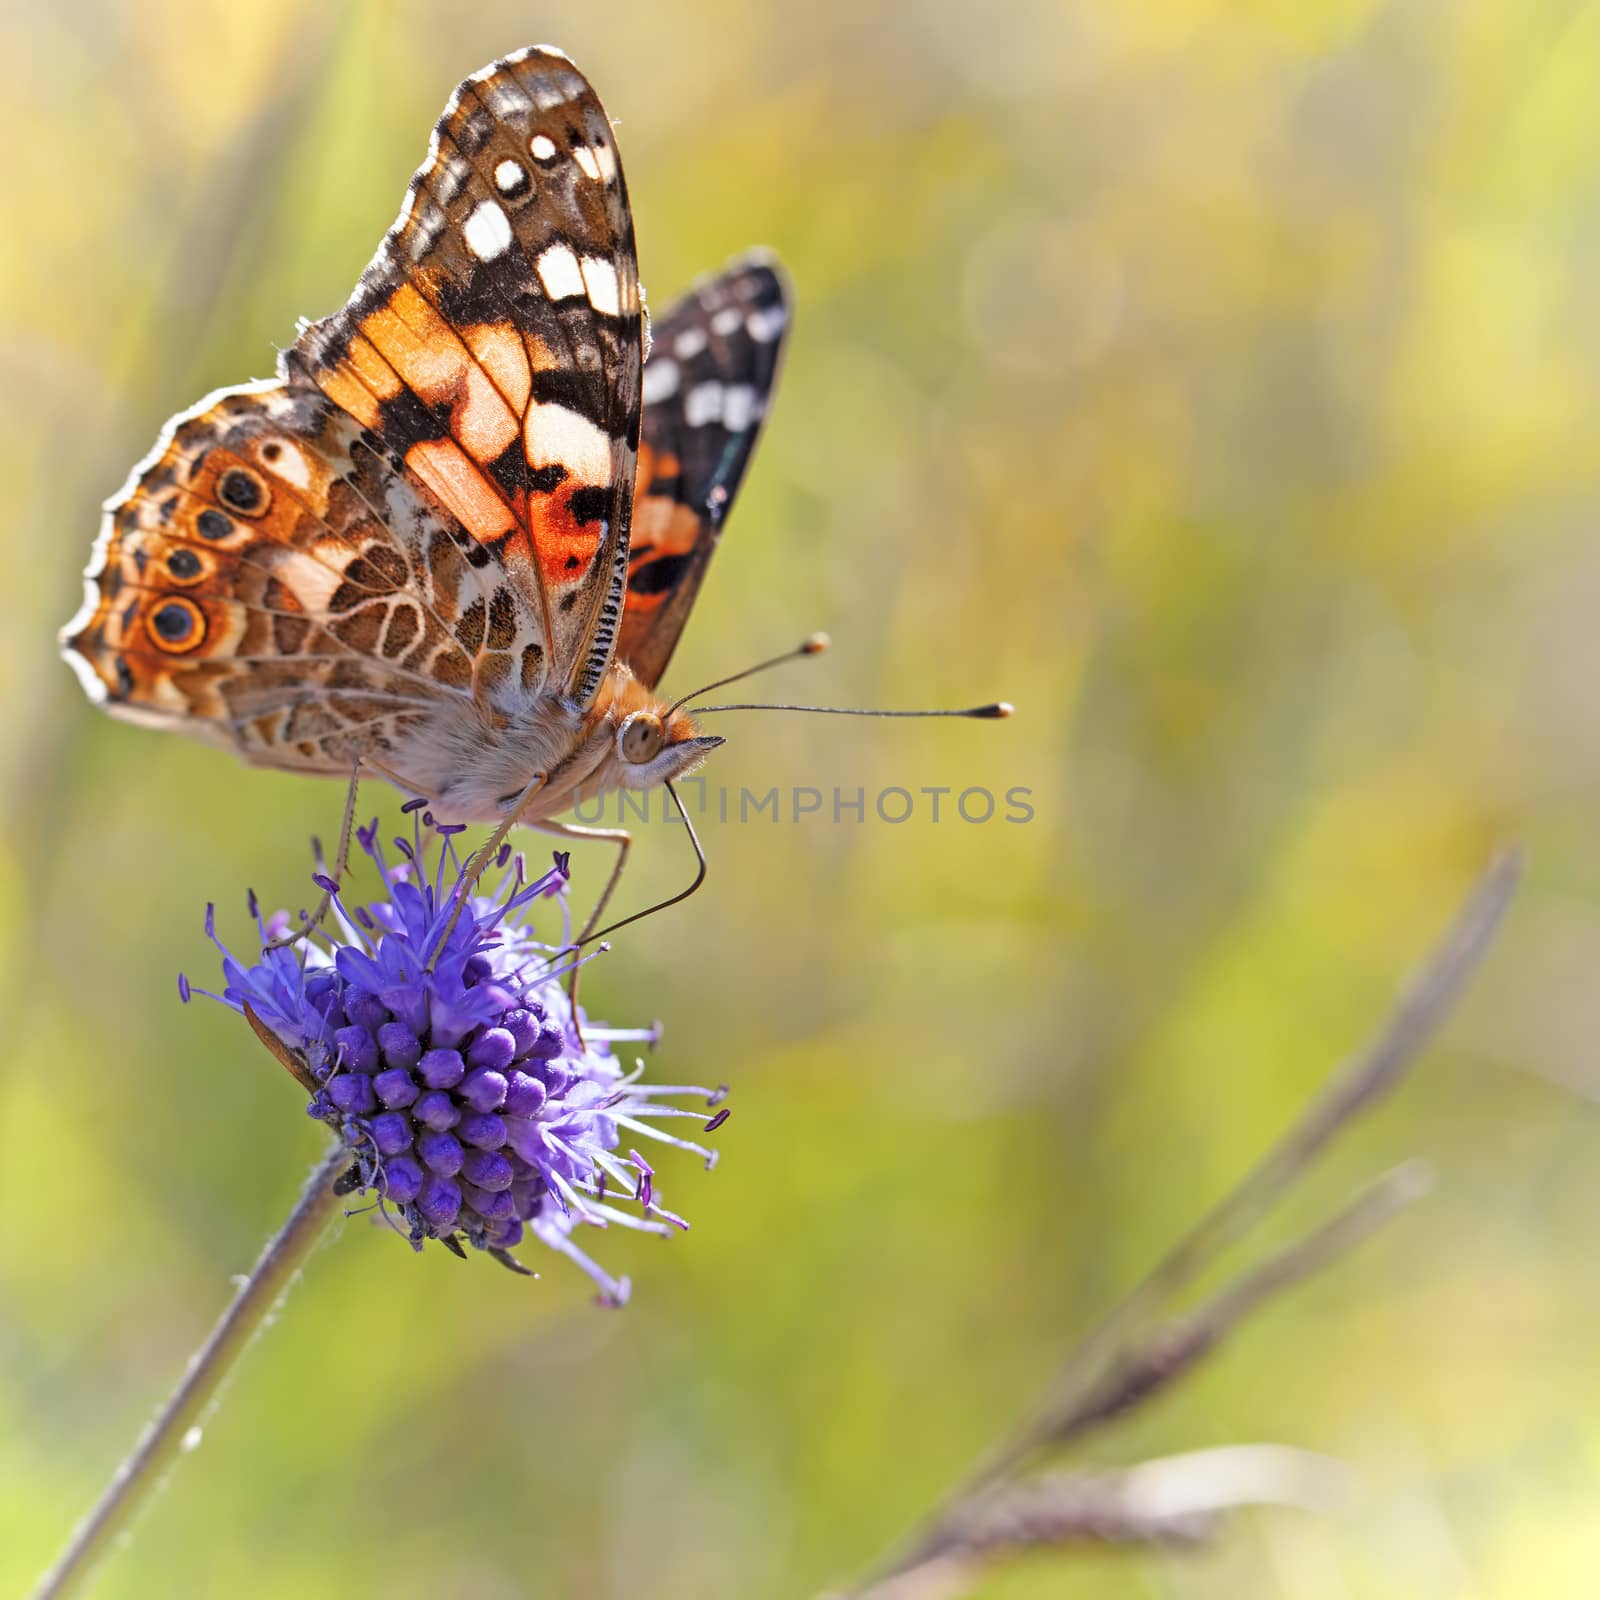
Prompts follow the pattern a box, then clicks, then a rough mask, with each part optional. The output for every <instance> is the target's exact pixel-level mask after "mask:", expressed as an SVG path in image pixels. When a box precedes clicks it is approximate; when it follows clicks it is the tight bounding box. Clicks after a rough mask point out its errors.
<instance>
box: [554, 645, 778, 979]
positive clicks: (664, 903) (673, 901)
mask: <svg viewBox="0 0 1600 1600" xmlns="http://www.w3.org/2000/svg"><path fill="white" fill-rule="evenodd" d="M779 659H780V660H783V659H787V658H786V657H780V658H779ZM665 788H666V791H667V793H668V794H669V795H671V796H672V803H673V805H675V806H676V807H677V808H678V815H679V817H681V818H682V819H683V825H684V827H686V828H687V829H688V830H689V842H690V843H691V844H692V845H693V846H694V855H695V860H696V861H697V862H698V863H699V870H698V871H697V872H696V873H695V875H694V882H693V883H691V884H690V885H689V887H688V888H687V889H680V890H679V891H678V892H677V893H676V894H675V895H672V896H670V897H669V898H668V899H666V900H658V901H657V902H656V903H655V904H654V905H653V906H646V907H645V908H644V910H643V911H635V912H634V913H633V914H632V915H631V916H627V917H624V918H622V920H621V921H620V922H613V923H611V924H610V926H609V927H605V928H602V929H601V930H600V931H599V932H598V933H591V934H587V935H585V937H584V938H582V939H580V940H579V941H578V944H579V945H586V944H593V943H594V941H595V940H596V939H604V938H605V937H606V936H607V935H608V934H612V933H615V932H616V931H617V929H618V928H626V927H627V926H628V924H629V923H630V922H637V921H638V920H639V919H640V918H641V917H652V916H654V915H655V914H656V912H658V911H665V910H666V909H667V907H668V906H675V905H677V903H678V902H679V901H680V900H687V899H688V898H689V896H690V895H692V894H693V893H694V892H695V890H696V889H698V888H699V887H700V885H701V884H702V883H704V882H705V881H706V853H705V850H704V848H703V847H702V846H701V843H700V835H699V834H697V833H696V832H695V831H694V823H692V822H691V821H690V820H689V813H688V812H687V811H685V810H684V808H683V801H682V800H680V799H679V798H678V790H677V786H676V785H675V784H674V783H673V781H672V780H671V779H670V778H668V779H667V780H666V783H665ZM567 948H568V949H574V948H576V946H572V945H569V946H568V947H567Z"/></svg>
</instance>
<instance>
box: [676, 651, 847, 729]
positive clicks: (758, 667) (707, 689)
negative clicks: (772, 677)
mask: <svg viewBox="0 0 1600 1600" xmlns="http://www.w3.org/2000/svg"><path fill="white" fill-rule="evenodd" d="M832 643H833V641H832V640H831V639H830V638H829V637H828V636H827V634H825V633H814V634H812V635H811V636H810V637H809V638H807V639H802V640H801V641H800V643H799V644H797V645H796V646H795V647H794V648H793V649H792V650H785V651H784V652H783V654H782V655H781V656H773V657H772V658H771V660H769V661H758V662H756V664H755V665H754V666H753V667H746V668H744V670H743V671H742V672H734V673H731V674H729V676H728V677H726V678H718V679H717V681H716V682H715V683H706V684H702V685H701V686H700V687H699V688H698V689H691V690H690V691H689V693H688V694H686V695H684V696H683V698H682V699H681V700H674V701H673V702H672V704H671V705H670V706H669V707H668V708H667V715H668V716H669V717H670V716H671V715H672V713H673V712H674V711H676V710H677V709H678V707H679V706H684V705H687V704H688V703H689V702H690V701H691V700H698V699H699V698H700V696H701V695H703V694H710V693H711V691H712V690H713V689H725V688H727V686H728V685H729V684H730V683H738V682H739V680H740V679H741V678H753V677H754V676H755V675H756V674H757V673H758V672H766V671H767V670H768V669H769V668H771V667H781V666H782V665H783V664H784V663H785V662H786V661H797V660H799V658H800V657H801V656H820V655H821V654H822V652H823V651H824V650H826V649H827V648H828V646H829V645H830V644H832Z"/></svg>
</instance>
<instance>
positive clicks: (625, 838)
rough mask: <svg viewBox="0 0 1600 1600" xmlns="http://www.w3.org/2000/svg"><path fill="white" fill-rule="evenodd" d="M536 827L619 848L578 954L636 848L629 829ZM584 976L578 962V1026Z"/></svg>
mask: <svg viewBox="0 0 1600 1600" xmlns="http://www.w3.org/2000/svg"><path fill="white" fill-rule="evenodd" d="M533 826H534V827H535V828H537V829H538V830H539V832H540V833H548V834H550V835H551V836H552V837H554V838H557V839H568V840H573V839H578V840H584V839H598V840H603V841H604V842H605V843H607V844H614V845H615V846H616V847H617V859H616V861H615V862H614V863H613V864H612V868H611V876H610V877H609V878H607V879H606V886H605V888H603V889H602V890H601V891H600V898H599V899H598V900H596V901H595V903H594V910H592V911H591V912H590V913H589V917H588V920H587V921H586V922H585V923H584V925H583V928H582V931H581V932H580V933H579V934H578V937H577V938H576V939H574V940H573V941H572V948H573V949H574V950H576V949H577V948H578V947H579V946H580V945H582V944H584V943H585V942H586V941H587V940H588V938H589V935H590V934H591V933H593V932H594V930H595V928H596V927H597V926H598V924H599V922H600V918H601V916H602V915H603V914H604V912H605V909H606V907H607V906H608V905H609V904H610V903H611V897H612V895H614V894H615V893H616V892H617V885H618V884H619V883H621V882H622V869H623V868H624V867H625V866H627V864H628V852H629V851H630V850H631V849H632V848H633V835H632V834H631V833H629V832H628V830H627V829H626V828H586V827H583V826H581V825H580V824H578V823H576V822H556V821H554V820H552V819H550V818H545V819H543V820H541V821H539V822H536V823H534V824H533ZM582 973H583V968H582V966H581V965H579V964H578V963H577V962H574V963H573V967H572V978H571V980H570V982H569V983H568V985H567V997H568V999H570V1000H571V1002H572V1015H573V1019H574V1025H576V1019H577V1015H578V979H579V977H580V976H581V975H582Z"/></svg>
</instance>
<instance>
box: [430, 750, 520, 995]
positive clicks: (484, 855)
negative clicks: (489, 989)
mask: <svg viewBox="0 0 1600 1600" xmlns="http://www.w3.org/2000/svg"><path fill="white" fill-rule="evenodd" d="M549 777H550V775H549V774H548V773H546V772H536V773H534V775H533V777H532V779H531V780H530V781H529V783H528V786H527V787H526V788H525V789H524V790H523V791H522V793H521V794H519V795H518V796H517V798H516V800H515V801H513V802H512V804H511V807H510V809H509V810H507V812H506V816H505V820H504V821H503V822H502V823H501V824H500V825H499V827H497V828H496V829H495V830H494V832H493V833H492V834H490V835H489V842H488V843H487V844H485V845H484V846H483V848H482V849H481V850H479V851H478V853H477V854H476V855H475V856H474V857H473V858H472V859H471V860H470V861H469V862H468V863H467V870H466V871H465V872H464V873H463V874H462V875H461V885H460V888H459V889H458V890H457V891H456V905H455V910H454V911H452V912H451V913H450V920H449V921H448V922H447V923H446V924H445V926H444V932H443V933H442V934H441V935H440V937H439V942H438V943H437V944H436V945H435V946H434V947H433V950H432V952H431V953H430V954H429V956H428V962H429V964H430V965H432V963H433V961H434V960H435V959H436V958H437V956H438V954H439V952H440V951H441V950H443V949H444V947H445V946H446V945H447V944H449V942H450V935H451V934H452V933H454V932H455V929H456V923H457V922H459V921H460V920H461V908H462V907H463V906H464V905H465V904H466V903H467V896H468V895H470V894H471V893H472V891H473V890H474V889H475V888H477V886H478V879H479V878H481V877H482V876H483V875H484V873H485V872H486V871H487V870H488V866H489V863H490V862H491V861H493V860H494V858H495V856H496V855H497V854H498V853H499V850H500V846H501V845H503V844H504V843H505V842H506V835H507V834H508V833H510V832H511V830H512V829H513V828H514V827H516V825H517V822H518V820H519V819H520V818H521V816H522V808H523V807H524V806H525V805H527V803H528V802H529V801H530V800H531V799H532V798H533V797H534V796H535V795H536V794H537V793H538V792H539V791H540V790H541V789H542V788H543V787H544V786H545V784H546V783H547V782H549Z"/></svg>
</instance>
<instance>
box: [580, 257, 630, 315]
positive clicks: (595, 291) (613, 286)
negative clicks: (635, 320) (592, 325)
mask: <svg viewBox="0 0 1600 1600" xmlns="http://www.w3.org/2000/svg"><path fill="white" fill-rule="evenodd" d="M583 286H584V288H585V289H586V290H587V291H588V294H589V304H590V305H592V306H593V307H594V308H595V310H596V311H598V312H599V313H600V315H601V316H603V317H620V316H621V315H622V302H621V296H620V290H619V288H618V284H617V269H616V268H615V267H614V266H612V264H611V263H610V262H609V261H607V260H605V258H604V257H602V256H585V257H584V258H583Z"/></svg>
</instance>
